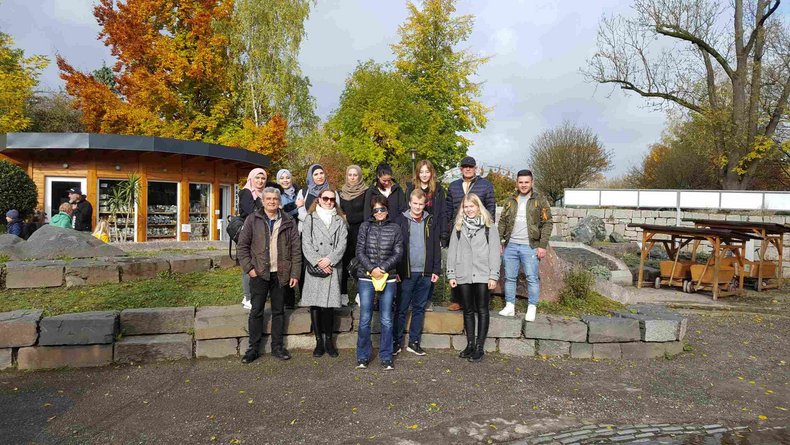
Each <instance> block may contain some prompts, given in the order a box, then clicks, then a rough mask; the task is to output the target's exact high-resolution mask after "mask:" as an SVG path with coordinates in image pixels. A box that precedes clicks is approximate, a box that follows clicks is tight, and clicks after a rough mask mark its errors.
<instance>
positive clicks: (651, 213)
mask: <svg viewBox="0 0 790 445" xmlns="http://www.w3.org/2000/svg"><path fill="white" fill-rule="evenodd" d="M642 216H644V217H645V218H658V216H659V215H658V212H657V211H656V210H642Z"/></svg>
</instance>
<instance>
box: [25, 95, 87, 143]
mask: <svg viewBox="0 0 790 445" xmlns="http://www.w3.org/2000/svg"><path fill="white" fill-rule="evenodd" d="M27 114H28V117H30V125H29V126H28V128H27V129H26V131H31V132H36V133H80V132H83V131H85V126H84V125H83V124H82V112H80V110H78V109H76V108H74V99H72V98H71V97H69V95H68V94H66V92H65V91H62V90H61V91H55V92H41V93H37V94H36V95H35V96H33V97H32V98H31V99H30V101H29V102H28V106H27Z"/></svg>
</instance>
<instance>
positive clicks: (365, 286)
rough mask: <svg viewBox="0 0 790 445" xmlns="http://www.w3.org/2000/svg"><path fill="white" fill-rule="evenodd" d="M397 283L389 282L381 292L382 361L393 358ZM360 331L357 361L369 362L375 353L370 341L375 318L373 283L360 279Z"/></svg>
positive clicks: (380, 355) (358, 289)
mask: <svg viewBox="0 0 790 445" xmlns="http://www.w3.org/2000/svg"><path fill="white" fill-rule="evenodd" d="M396 288H397V284H396V283H394V282H393V283H387V286H386V287H385V288H384V291H382V292H381V293H379V314H380V315H381V340H380V342H379V358H380V359H381V361H382V362H385V361H390V360H392V303H393V300H394V299H395V290H396ZM357 291H358V292H359V331H358V332H357V361H364V362H368V361H370V359H371V356H372V355H373V343H372V342H371V341H370V322H371V321H372V319H373V294H374V293H375V291H374V290H373V283H372V282H370V281H367V280H359V282H358V284H357Z"/></svg>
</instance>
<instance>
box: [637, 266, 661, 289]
mask: <svg viewBox="0 0 790 445" xmlns="http://www.w3.org/2000/svg"><path fill="white" fill-rule="evenodd" d="M630 270H631V275H632V276H633V280H634V283H636V282H637V280H638V279H639V265H638V264H637V265H636V266H634V267H632V268H630ZM660 276H661V271H660V270H658V269H656V268H655V267H651V266H645V269H644V275H643V277H642V281H644V282H645V283H649V284H650V285H652V284H653V282H654V281H655V280H656V278H658V277H660Z"/></svg>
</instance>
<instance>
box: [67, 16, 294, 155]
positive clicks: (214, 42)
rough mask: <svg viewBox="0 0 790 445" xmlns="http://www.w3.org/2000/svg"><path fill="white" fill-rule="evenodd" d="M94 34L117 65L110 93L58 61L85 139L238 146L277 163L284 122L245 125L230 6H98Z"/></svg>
mask: <svg viewBox="0 0 790 445" xmlns="http://www.w3.org/2000/svg"><path fill="white" fill-rule="evenodd" d="M93 14H94V16H96V19H97V20H98V22H99V25H100V26H101V27H102V31H101V33H100V34H99V39H101V40H102V41H103V42H104V44H105V45H107V46H108V47H110V48H111V52H112V54H113V56H115V57H116V58H117V59H118V60H117V62H116V63H115V65H114V66H113V68H112V70H113V74H114V76H113V77H114V81H115V85H114V87H110V86H108V85H107V84H106V83H103V82H101V81H100V80H99V79H97V78H96V77H94V76H93V75H92V74H86V73H83V72H80V71H78V70H76V69H75V68H74V67H72V66H71V65H70V64H69V63H67V62H66V60H64V59H63V58H62V57H58V59H57V62H58V67H59V68H60V70H61V78H62V79H63V80H65V81H66V90H67V91H68V93H69V94H70V95H72V96H74V97H75V99H76V106H77V107H78V108H79V109H81V110H82V113H83V115H82V120H83V123H84V124H85V126H86V128H87V130H88V131H91V132H98V133H119V134H137V135H148V136H162V137H171V138H178V139H187V140H200V141H204V142H212V143H225V144H232V145H238V146H242V147H244V148H247V149H250V150H253V151H258V152H261V153H264V154H267V155H269V156H271V157H272V158H273V159H275V158H278V157H279V153H280V152H281V151H282V150H283V149H284V148H285V146H286V140H285V129H286V127H287V122H285V121H284V119H282V118H279V119H277V120H276V121H275V119H272V121H270V122H269V123H267V124H265V125H264V126H263V127H260V128H258V127H256V126H255V125H254V124H251V123H249V122H243V120H242V118H241V117H240V115H239V113H238V112H237V110H238V106H237V105H238V94H237V92H236V91H235V89H234V82H233V79H232V74H231V69H230V68H231V66H232V62H233V61H232V60H231V58H230V56H229V54H230V52H229V50H228V48H229V38H228V36H227V35H225V34H223V33H222V32H221V30H223V29H230V27H229V26H227V25H228V24H229V23H230V20H231V16H232V14H233V1H231V0H182V1H176V0H125V1H115V0H99V2H98V4H97V5H96V6H95V7H94V10H93Z"/></svg>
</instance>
